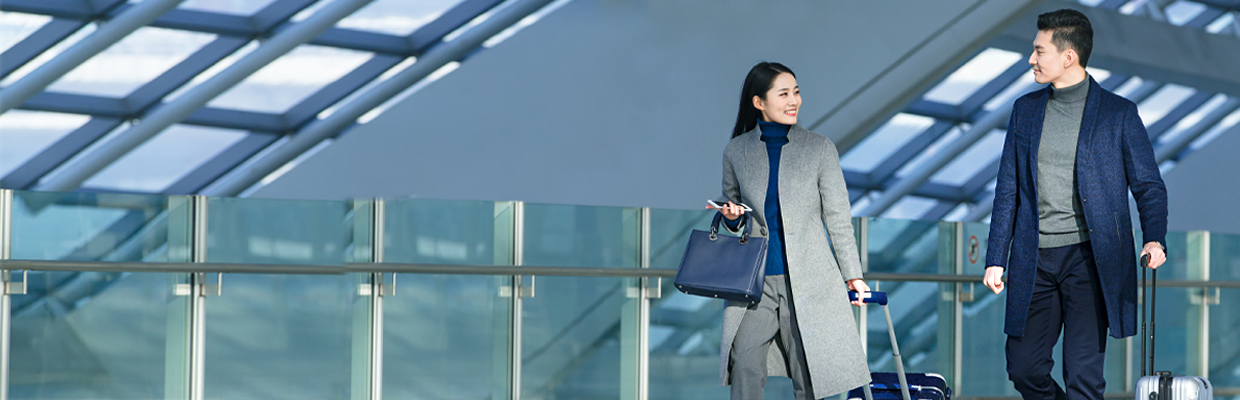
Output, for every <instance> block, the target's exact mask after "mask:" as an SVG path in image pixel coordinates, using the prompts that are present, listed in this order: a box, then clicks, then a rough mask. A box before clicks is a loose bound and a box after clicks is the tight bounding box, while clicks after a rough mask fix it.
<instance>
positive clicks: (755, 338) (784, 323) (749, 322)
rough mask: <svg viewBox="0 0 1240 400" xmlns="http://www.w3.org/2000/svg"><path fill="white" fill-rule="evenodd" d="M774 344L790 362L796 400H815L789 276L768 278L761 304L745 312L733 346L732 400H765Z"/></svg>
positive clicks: (789, 370)
mask: <svg viewBox="0 0 1240 400" xmlns="http://www.w3.org/2000/svg"><path fill="white" fill-rule="evenodd" d="M772 343H774V344H775V345H777V346H779V349H780V351H782V352H783V354H784V359H785V360H788V364H789V365H787V370H788V375H789V376H790V377H791V378H792V389H793V392H794V394H795V395H796V398H797V399H798V400H812V399H814V390H813V388H812V387H811V385H810V381H809V368H808V367H807V366H806V362H805V351H804V349H802V348H801V334H800V328H798V327H797V320H796V312H795V311H794V310H793V309H792V295H791V290H789V288H788V280H787V275H774V276H768V277H766V281H765V282H764V283H763V287H762V301H759V302H758V304H755V305H752V306H750V307H749V309H747V310H745V317H744V318H743V319H741V326H740V330H738V331H737V332H736V339H734V340H733V342H732V400H741V399H744V400H748V399H758V400H761V399H762V387H763V386H764V385H766V377H767V372H766V371H767V369H766V354H767V352H768V351H769V350H770V346H771V344H772Z"/></svg>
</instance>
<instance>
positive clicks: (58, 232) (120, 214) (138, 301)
mask: <svg viewBox="0 0 1240 400" xmlns="http://www.w3.org/2000/svg"><path fill="white" fill-rule="evenodd" d="M13 199H14V206H13V257H14V258H16V259H38V260H104V261H169V258H168V253H167V248H168V237H169V235H168V230H169V228H170V225H175V224H176V223H175V222H174V223H171V224H170V223H169V220H170V219H172V220H177V221H180V223H181V224H180V226H182V227H183V226H184V221H185V218H184V214H187V213H186V212H185V209H184V208H174V209H173V211H172V213H171V216H170V214H169V212H168V202H167V201H165V199H164V198H161V197H156V196H137V195H116V194H92V193H52V192H24V191H16V192H14V196H13ZM178 216H179V217H180V218H178ZM183 246H184V243H181V244H174V247H183ZM183 253H184V252H179V253H178V254H183ZM174 261H184V260H183V259H182V260H174ZM183 279H184V275H180V274H163V273H129V272H120V271H106V272H103V271H100V272H59V271H57V272H41V271H31V272H30V274H29V277H28V279H27V281H26V282H27V285H28V287H27V291H26V294H24V295H13V296H12V309H11V310H12V316H13V325H12V332H11V335H12V336H11V341H12V342H11V345H12V354H11V368H12V370H11V375H10V382H11V386H10V388H9V390H10V397H11V398H13V399H135V398H163V397H164V396H165V394H167V395H169V396H175V394H176V393H179V392H180V390H181V389H183V388H182V387H180V386H178V385H177V380H176V379H175V378H177V377H178V376H180V375H178V374H179V373H180V372H182V370H180V369H177V368H175V367H174V366H175V365H180V364H182V363H183V360H184V359H183V358H182V355H183V354H184V353H185V347H184V343H185V342H184V335H183V334H184V330H183V329H180V330H178V328H179V327H184V326H185V323H186V319H185V317H186V315H187V314H186V313H185V300H184V299H185V298H184V297H178V296H174V295H173V291H172V288H173V285H174V284H176V283H180V282H181V281H183ZM165 368H167V369H165Z"/></svg>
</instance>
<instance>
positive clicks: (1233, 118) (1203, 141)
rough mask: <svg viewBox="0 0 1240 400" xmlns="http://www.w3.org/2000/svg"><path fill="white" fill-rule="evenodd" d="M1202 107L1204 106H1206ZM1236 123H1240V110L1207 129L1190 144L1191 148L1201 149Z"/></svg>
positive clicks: (1194, 149)
mask: <svg viewBox="0 0 1240 400" xmlns="http://www.w3.org/2000/svg"><path fill="white" fill-rule="evenodd" d="M1211 101H1213V100H1211ZM1209 105H1210V103H1206V106H1209ZM1202 108H1204V106H1203V107H1202ZM1189 116H1190V117H1191V116H1192V115H1191V114H1190V115H1189ZM1185 119H1187V117H1185ZM1236 124H1240V110H1237V111H1233V112H1232V113H1231V114H1228V115H1227V117H1225V118H1223V120H1222V121H1219V123H1218V124H1215V125H1214V127H1213V128H1210V130H1208V131H1206V133H1203V134H1202V135H1201V136H1200V137H1198V138H1197V139H1195V140H1193V143H1192V144H1191V145H1189V146H1188V148H1189V150H1190V151H1197V150H1200V149H1201V148H1202V147H1205V146H1206V145H1208V144H1210V142H1211V141H1214V139H1217V138H1218V137H1219V135H1222V134H1223V132H1226V131H1227V130H1228V129H1231V127H1233V126H1236ZM1181 159H1183V158H1181Z"/></svg>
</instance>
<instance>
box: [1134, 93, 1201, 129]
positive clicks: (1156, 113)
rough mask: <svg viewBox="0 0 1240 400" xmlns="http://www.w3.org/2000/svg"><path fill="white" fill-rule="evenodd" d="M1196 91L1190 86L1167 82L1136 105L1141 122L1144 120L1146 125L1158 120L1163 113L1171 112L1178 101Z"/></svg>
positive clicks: (1178, 103)
mask: <svg viewBox="0 0 1240 400" xmlns="http://www.w3.org/2000/svg"><path fill="white" fill-rule="evenodd" d="M1196 92H1197V91H1196V90H1194V89H1192V88H1187V87H1184V86H1180V85H1176V84H1170V83H1169V84H1166V85H1164V86H1163V87H1162V89H1158V91H1156V92H1154V94H1152V95H1150V97H1149V98H1147V99H1145V101H1142V102H1141V104H1140V105H1139V106H1138V107H1137V113H1138V114H1140V115H1141V122H1144V123H1145V125H1146V126H1149V125H1151V124H1153V123H1155V122H1158V120H1160V119H1162V117H1163V116H1164V115H1167V113H1169V112H1171V110H1172V109H1174V108H1175V106H1178V105H1180V102H1182V101H1184V99H1187V98H1188V97H1189V96H1192V95H1193V93H1196Z"/></svg>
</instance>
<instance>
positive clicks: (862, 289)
mask: <svg viewBox="0 0 1240 400" xmlns="http://www.w3.org/2000/svg"><path fill="white" fill-rule="evenodd" d="M848 290H851V291H854V292H857V300H856V301H853V302H852V305H854V306H857V307H861V305H862V304H864V303H863V302H862V300H861V299H864V298H865V293H866V292H869V291H870V285H867V284H865V281H863V280H861V279H853V280H851V281H848Z"/></svg>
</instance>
